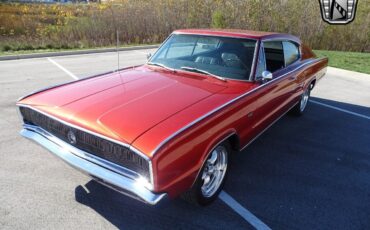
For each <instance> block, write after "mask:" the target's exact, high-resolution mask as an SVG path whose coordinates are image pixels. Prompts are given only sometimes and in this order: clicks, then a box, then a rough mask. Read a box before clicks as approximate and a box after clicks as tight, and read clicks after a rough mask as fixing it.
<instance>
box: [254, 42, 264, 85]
mask: <svg viewBox="0 0 370 230" xmlns="http://www.w3.org/2000/svg"><path fill="white" fill-rule="evenodd" d="M265 70H266V61H265V52H264V50H263V46H262V45H261V47H260V51H259V54H258V61H257V69H256V78H259V77H261V76H262V72H263V71H265Z"/></svg>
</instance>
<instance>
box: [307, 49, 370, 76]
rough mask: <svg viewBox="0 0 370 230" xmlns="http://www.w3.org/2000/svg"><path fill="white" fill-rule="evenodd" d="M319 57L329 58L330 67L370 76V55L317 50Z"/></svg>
mask: <svg viewBox="0 0 370 230" xmlns="http://www.w3.org/2000/svg"><path fill="white" fill-rule="evenodd" d="M314 52H315V53H316V55H317V56H319V57H328V58H329V66H332V67H336V68H341V69H346V70H351V71H356V72H360V73H367V74H370V53H358V52H341V51H327V50H315V51H314Z"/></svg>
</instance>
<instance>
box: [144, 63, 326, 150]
mask: <svg viewBox="0 0 370 230" xmlns="http://www.w3.org/2000/svg"><path fill="white" fill-rule="evenodd" d="M322 59H324V58H315V59H312V60H309V61H307V62H305V63H302V64H301V65H300V66H298V67H297V68H295V69H293V70H291V71H289V72H287V73H285V74H283V75H281V76H279V77H277V78H274V79H272V80H271V81H268V82H266V83H264V84H262V85H260V86H258V87H256V88H254V89H252V90H250V91H248V92H245V93H244V94H241V95H239V96H237V97H235V98H234V99H232V100H230V101H228V102H226V103H225V104H223V105H221V106H219V107H217V108H215V109H213V110H212V111H210V112H208V113H206V114H204V115H202V116H201V117H199V118H197V119H195V120H193V121H192V122H190V123H189V124H187V125H185V126H184V127H182V128H181V129H179V130H177V131H176V132H174V133H173V134H171V135H170V136H168V137H167V138H166V139H165V140H163V141H162V142H161V143H160V144H159V145H158V146H157V147H156V148H155V149H154V150H153V151H152V152H151V156H154V155H155V154H156V152H158V150H159V149H160V148H162V147H163V146H164V145H165V144H167V142H169V141H170V140H171V139H173V138H174V137H176V136H177V135H179V134H180V133H182V132H184V131H185V130H187V129H188V128H190V127H191V126H193V125H195V124H196V123H198V122H200V121H202V120H204V119H205V118H207V117H209V116H210V115H212V114H214V113H216V112H218V111H219V110H221V109H223V108H224V107H226V106H228V105H230V104H232V103H233V102H235V101H238V100H239V99H241V98H243V97H245V96H247V95H250V94H252V93H254V92H255V91H257V90H259V89H261V88H263V87H265V86H267V85H270V84H272V83H273V82H275V81H277V80H279V79H281V78H283V77H285V76H286V75H288V74H290V73H292V72H294V71H296V70H298V69H300V68H302V67H304V66H306V65H309V64H312V63H314V62H318V61H320V60H322Z"/></svg>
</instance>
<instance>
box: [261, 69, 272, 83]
mask: <svg viewBox="0 0 370 230" xmlns="http://www.w3.org/2000/svg"><path fill="white" fill-rule="evenodd" d="M271 79H272V73H271V72H270V71H267V70H265V71H263V72H262V80H264V81H269V80H271Z"/></svg>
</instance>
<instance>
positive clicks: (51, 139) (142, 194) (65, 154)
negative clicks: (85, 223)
mask: <svg viewBox="0 0 370 230" xmlns="http://www.w3.org/2000/svg"><path fill="white" fill-rule="evenodd" d="M20 134H21V135H22V136H23V137H26V138H28V139H30V140H33V141H35V142H36V143H38V144H40V145H41V146H43V147H45V148H46V149H48V150H49V151H50V152H51V153H53V154H54V155H55V156H57V157H59V158H61V159H62V160H64V161H65V162H67V163H68V164H69V165H71V166H72V167H74V168H76V169H78V170H80V171H82V172H83V173H85V174H87V175H89V176H90V177H92V178H93V179H94V180H96V181H98V182H99V183H102V184H104V185H105V186H107V187H110V188H112V189H114V190H116V191H118V192H120V193H123V194H125V195H127V196H130V197H132V198H134V199H137V200H140V201H142V202H144V203H147V204H150V205H155V204H157V203H158V202H159V201H161V200H162V199H163V198H164V197H166V196H167V194H166V193H158V194H157V193H153V192H152V191H150V189H148V188H147V186H145V183H142V181H141V180H140V178H135V177H134V176H131V177H129V176H127V175H129V171H127V172H126V173H125V175H123V173H119V172H117V171H114V170H111V169H114V168H113V167H112V164H110V163H109V162H106V161H105V160H103V159H101V161H100V162H98V161H97V159H96V158H94V159H93V160H94V162H93V161H90V160H87V159H86V158H85V157H84V156H89V155H90V154H88V153H86V152H83V151H81V150H79V149H77V148H75V147H73V146H72V145H69V144H67V143H65V142H64V141H62V140H60V139H58V138H57V137H55V136H53V135H51V134H50V133H48V132H46V131H45V130H43V129H41V128H39V127H37V126H31V125H24V126H23V129H22V130H21V132H20ZM126 174H127V175H126Z"/></svg>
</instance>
